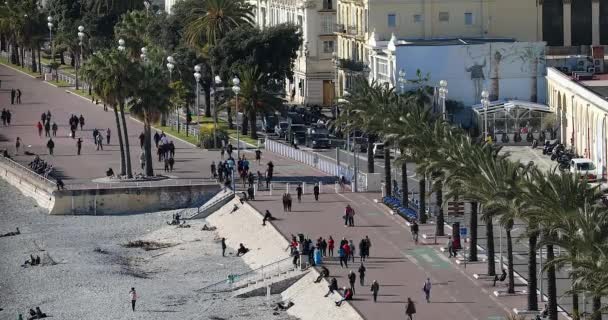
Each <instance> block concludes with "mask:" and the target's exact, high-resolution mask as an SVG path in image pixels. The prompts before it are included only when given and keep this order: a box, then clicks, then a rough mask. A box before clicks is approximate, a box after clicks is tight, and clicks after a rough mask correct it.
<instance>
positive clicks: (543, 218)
mask: <svg viewBox="0 0 608 320" xmlns="http://www.w3.org/2000/svg"><path fill="white" fill-rule="evenodd" d="M531 179H532V181H533V183H531V184H530V186H529V188H528V193H527V194H528V196H529V197H530V198H531V199H533V200H534V201H535V203H536V204H537V205H536V208H537V209H536V212H534V216H535V217H536V218H537V219H538V221H539V223H540V224H541V225H542V228H543V230H542V232H541V233H542V238H541V241H540V242H539V245H541V246H542V245H544V246H546V250H547V267H546V271H547V291H548V292H547V295H548V297H549V319H550V320H557V288H556V275H555V271H556V264H555V263H554V262H553V260H554V259H555V252H554V243H555V241H554V240H555V239H558V232H557V230H558V227H559V223H558V221H559V220H558V219H557V217H560V216H568V215H569V214H572V213H573V212H578V210H579V208H583V207H585V206H586V205H587V204H589V203H595V202H596V201H597V200H598V199H599V197H600V192H599V188H598V187H592V186H590V185H589V184H588V183H587V181H586V180H584V179H580V177H579V176H578V175H576V174H572V173H559V172H557V169H555V168H554V169H553V170H552V171H551V172H549V173H542V172H541V171H540V170H533V171H531ZM576 299H578V297H576Z"/></svg>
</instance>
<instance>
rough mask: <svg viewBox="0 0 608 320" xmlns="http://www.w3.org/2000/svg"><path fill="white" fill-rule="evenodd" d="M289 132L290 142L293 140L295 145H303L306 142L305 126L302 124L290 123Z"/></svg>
mask: <svg viewBox="0 0 608 320" xmlns="http://www.w3.org/2000/svg"><path fill="white" fill-rule="evenodd" d="M288 132H289V134H290V135H291V136H290V137H289V139H287V140H288V141H290V142H293V143H295V144H297V145H305V144H306V126H305V125H303V124H292V125H291V126H290V127H289V131H288Z"/></svg>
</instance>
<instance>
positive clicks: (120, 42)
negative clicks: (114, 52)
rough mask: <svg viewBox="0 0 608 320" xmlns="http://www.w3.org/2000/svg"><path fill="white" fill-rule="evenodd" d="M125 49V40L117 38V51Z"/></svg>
mask: <svg viewBox="0 0 608 320" xmlns="http://www.w3.org/2000/svg"><path fill="white" fill-rule="evenodd" d="M125 49H126V48H125V40H123V39H122V38H120V39H118V51H121V52H124V51H125Z"/></svg>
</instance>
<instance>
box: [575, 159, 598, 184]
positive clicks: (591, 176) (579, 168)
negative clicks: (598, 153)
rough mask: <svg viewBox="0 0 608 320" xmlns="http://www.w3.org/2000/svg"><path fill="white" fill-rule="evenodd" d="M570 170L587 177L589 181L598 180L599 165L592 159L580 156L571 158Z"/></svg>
mask: <svg viewBox="0 0 608 320" xmlns="http://www.w3.org/2000/svg"><path fill="white" fill-rule="evenodd" d="M570 172H572V173H575V174H578V175H579V176H581V177H587V181H589V182H596V181H597V180H598V177H597V174H598V172H597V167H596V166H595V163H593V161H591V159H585V158H578V159H572V160H570Z"/></svg>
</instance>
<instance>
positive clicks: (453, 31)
mask: <svg viewBox="0 0 608 320" xmlns="http://www.w3.org/2000/svg"><path fill="white" fill-rule="evenodd" d="M372 32H374V36H375V40H374V41H376V43H382V42H388V41H389V40H390V39H391V35H392V34H394V35H395V38H396V40H408V39H409V40H414V39H415V40H421V39H426V40H428V39H440V38H509V39H514V40H516V41H521V42H539V41H545V42H547V45H548V46H549V47H548V54H552V53H569V54H570V53H581V54H589V53H590V45H599V44H606V45H608V0H536V1H535V0H375V1H369V0H338V25H337V30H336V33H337V35H338V38H337V44H338V45H337V52H338V58H339V59H341V60H336V64H337V69H338V72H337V73H338V92H339V93H341V92H342V91H343V89H344V88H345V87H347V86H348V83H349V81H348V78H349V77H350V75H352V74H355V73H356V72H360V71H362V69H364V68H363V66H364V65H368V64H369V56H370V55H369V52H368V50H369V38H370V35H371V33H372ZM345 60H348V62H347V61H345ZM350 61H354V62H358V63H351V62H350ZM352 67H354V68H352ZM353 69H354V70H353ZM345 70H350V71H349V72H345Z"/></svg>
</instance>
